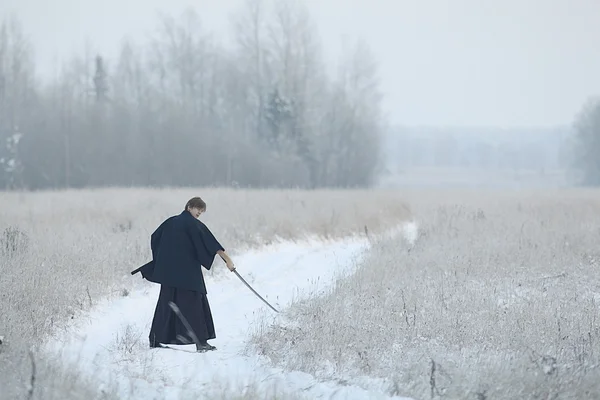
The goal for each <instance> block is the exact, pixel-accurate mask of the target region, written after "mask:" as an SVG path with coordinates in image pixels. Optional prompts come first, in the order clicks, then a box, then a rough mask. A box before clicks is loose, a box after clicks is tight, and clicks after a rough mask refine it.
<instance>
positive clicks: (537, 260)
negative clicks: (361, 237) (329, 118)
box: [253, 190, 600, 400]
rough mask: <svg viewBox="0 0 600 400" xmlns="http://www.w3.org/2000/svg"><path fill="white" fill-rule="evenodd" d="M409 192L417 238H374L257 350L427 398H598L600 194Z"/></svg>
mask: <svg viewBox="0 0 600 400" xmlns="http://www.w3.org/2000/svg"><path fill="white" fill-rule="evenodd" d="M404 198H405V200H406V201H408V203H409V206H410V207H411V209H412V210H413V212H414V214H415V218H416V220H417V221H418V222H419V229H420V232H419V233H420V235H419V238H418V240H417V242H416V244H415V246H414V248H412V249H410V246H407V245H406V243H404V242H403V241H402V240H400V239H396V240H387V241H383V242H381V243H379V244H378V245H376V246H375V250H374V251H373V254H371V255H370V256H369V257H367V258H366V261H365V263H364V265H361V267H360V268H359V269H358V271H357V272H356V274H354V275H353V276H351V277H348V278H346V279H342V280H340V281H339V282H338V283H337V285H336V286H335V287H334V288H333V289H332V291H331V293H330V294H329V295H327V296H326V297H323V298H317V299H310V300H307V301H303V302H300V303H297V304H296V305H295V306H294V307H293V308H292V310H290V314H289V315H288V317H289V321H290V322H289V323H286V324H284V325H283V326H279V327H271V328H264V330H263V331H262V332H261V333H260V332H259V334H257V335H256V336H255V337H254V343H253V349H254V350H255V351H259V352H261V353H262V354H264V355H265V356H267V357H269V358H270V359H271V360H272V361H273V362H274V363H276V364H277V365H279V366H283V367H286V368H289V369H292V370H302V371H305V372H308V373H311V374H314V375H316V376H317V377H320V378H324V379H337V380H339V381H341V382H343V381H352V383H355V384H360V383H361V382H363V380H362V377H364V376H370V377H375V378H382V379H385V380H386V385H387V390H388V392H389V393H390V394H400V395H402V396H411V397H414V398H418V399H430V398H447V399H476V400H484V399H497V398H503V399H508V398H510V399H517V398H518V399H590V398H598V393H600V313H599V304H600V249H599V248H598V243H599V240H598V239H599V234H600V219H598V218H597V216H598V215H599V214H600V193H598V192H597V191H583V190H580V191H555V192H549V191H546V192H543V193H542V192H521V193H493V192H487V193H484V192H482V191H460V192H451V191H447V192H440V191H438V192H426V191H422V192H414V191H413V192H411V193H410V194H409V193H404ZM409 249H410V251H409ZM292 321H293V322H292ZM365 382H366V381H365ZM365 385H366V383H365Z"/></svg>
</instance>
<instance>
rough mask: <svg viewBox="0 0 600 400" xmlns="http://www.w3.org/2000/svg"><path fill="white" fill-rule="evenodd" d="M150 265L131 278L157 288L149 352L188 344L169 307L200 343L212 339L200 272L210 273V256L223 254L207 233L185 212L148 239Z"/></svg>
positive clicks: (188, 338) (190, 339)
mask: <svg viewBox="0 0 600 400" xmlns="http://www.w3.org/2000/svg"><path fill="white" fill-rule="evenodd" d="M151 248H152V258H153V259H152V261H151V262H149V263H148V264H146V265H144V266H142V267H140V268H139V269H138V270H136V271H133V272H132V273H136V272H138V271H139V272H141V273H142V276H143V277H144V278H145V279H147V280H149V281H151V282H155V283H159V284H160V285H161V287H160V295H159V297H158V302H157V304H156V310H155V312H154V318H153V320H152V327H151V329H150V336H149V339H150V346H151V347H157V346H159V344H192V343H194V340H193V336H192V335H190V333H189V332H188V329H187V328H186V326H185V324H184V323H183V322H182V321H181V319H180V318H179V317H178V316H177V314H176V313H175V312H174V311H173V310H172V309H171V307H170V306H169V302H173V303H175V304H176V305H177V307H178V308H179V310H180V311H181V314H182V315H183V317H184V318H185V319H186V321H187V323H189V325H190V326H191V328H192V330H193V331H194V334H195V335H196V337H197V338H198V340H199V342H201V343H205V342H206V341H207V340H210V339H214V338H216V333H215V327H214V324H213V319H212V314H211V311H210V307H209V304H208V299H207V297H206V285H205V284H204V276H203V274H202V269H201V266H204V268H206V269H207V270H210V268H211V267H212V264H213V261H214V258H215V255H216V254H217V251H219V250H223V251H224V250H225V249H224V248H223V246H221V244H220V243H219V242H218V241H217V239H216V238H215V237H214V235H213V234H212V233H211V231H210V230H209V229H208V227H207V226H206V225H204V224H203V223H202V222H201V221H199V220H198V219H196V218H195V217H194V216H193V215H192V214H191V213H190V212H189V211H183V212H182V213H181V214H179V215H175V216H172V217H170V218H168V219H167V220H166V221H164V222H163V223H162V224H161V225H160V226H159V227H158V228H157V229H156V231H155V232H154V233H153V234H152V237H151Z"/></svg>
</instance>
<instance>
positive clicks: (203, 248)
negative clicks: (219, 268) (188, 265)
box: [191, 221, 225, 270]
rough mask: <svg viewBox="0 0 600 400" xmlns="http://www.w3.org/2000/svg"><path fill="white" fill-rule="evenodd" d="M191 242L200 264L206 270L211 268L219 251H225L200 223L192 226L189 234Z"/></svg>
mask: <svg viewBox="0 0 600 400" xmlns="http://www.w3.org/2000/svg"><path fill="white" fill-rule="evenodd" d="M191 236H192V241H193V242H194V247H195V248H196V255H197V257H198V261H200V264H202V265H203V266H204V268H206V269H208V270H209V269H210V268H211V267H212V264H213V261H214V259H215V256H216V255H217V252H218V251H219V250H223V251H225V248H224V247H223V246H222V245H221V243H219V241H218V240H217V239H216V238H215V236H214V235H213V233H212V232H211V231H210V229H208V227H207V226H206V225H205V224H204V223H202V222H201V221H197V223H195V224H194V227H193V228H192V232H191Z"/></svg>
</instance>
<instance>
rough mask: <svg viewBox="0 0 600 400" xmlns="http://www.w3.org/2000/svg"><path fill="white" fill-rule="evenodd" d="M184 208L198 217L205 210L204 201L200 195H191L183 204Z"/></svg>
mask: <svg viewBox="0 0 600 400" xmlns="http://www.w3.org/2000/svg"><path fill="white" fill-rule="evenodd" d="M185 209H186V210H187V211H189V212H190V213H191V214H192V215H193V216H194V218H198V217H200V214H202V213H203V212H205V211H206V203H205V202H204V200H202V199H201V198H200V197H192V198H191V199H189V200H188V202H187V203H186V205H185Z"/></svg>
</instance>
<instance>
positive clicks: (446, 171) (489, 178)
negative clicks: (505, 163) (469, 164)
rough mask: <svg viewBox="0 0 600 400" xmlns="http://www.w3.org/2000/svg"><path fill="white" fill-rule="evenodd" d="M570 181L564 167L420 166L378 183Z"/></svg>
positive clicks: (532, 184) (521, 185) (525, 184)
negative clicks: (537, 168)
mask: <svg viewBox="0 0 600 400" xmlns="http://www.w3.org/2000/svg"><path fill="white" fill-rule="evenodd" d="M569 182H570V177H569V175H568V174H567V172H566V171H563V170H513V169H509V168H507V169H485V168H460V167H456V168H453V167H438V168H436V167H421V168H408V169H400V168H399V169H397V170H394V171H392V172H391V173H389V174H388V175H386V176H384V177H382V178H381V180H380V182H379V184H380V186H381V187H388V188H429V189H433V188H441V189H444V188H487V189H489V188H504V189H533V188H555V187H567V186H569V185H570V184H569Z"/></svg>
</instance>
